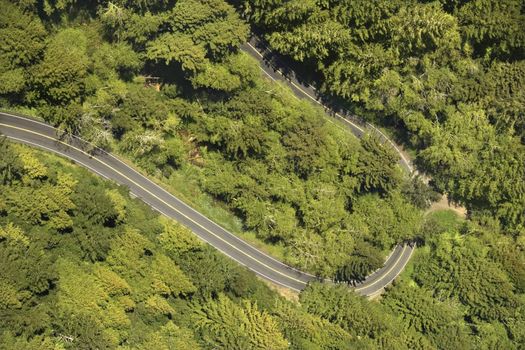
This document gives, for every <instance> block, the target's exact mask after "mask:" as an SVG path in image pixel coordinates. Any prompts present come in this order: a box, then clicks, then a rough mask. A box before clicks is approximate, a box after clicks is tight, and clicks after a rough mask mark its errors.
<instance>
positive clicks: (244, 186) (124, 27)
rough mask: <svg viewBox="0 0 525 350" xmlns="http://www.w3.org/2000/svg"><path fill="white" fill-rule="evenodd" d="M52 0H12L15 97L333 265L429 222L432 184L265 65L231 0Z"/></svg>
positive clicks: (240, 226) (356, 264)
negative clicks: (66, 0)
mask: <svg viewBox="0 0 525 350" xmlns="http://www.w3.org/2000/svg"><path fill="white" fill-rule="evenodd" d="M47 4H48V5H47V7H46V6H45V7H43V8H40V7H39V6H40V5H41V4H40V3H39V2H36V3H33V4H31V3H26V2H24V3H23V4H22V3H21V4H19V6H16V5H15V4H10V3H7V2H5V1H4V2H3V3H2V8H3V9H5V11H4V12H5V13H4V14H3V21H4V23H5V24H4V25H3V26H4V27H3V31H4V33H5V38H6V45H4V47H3V48H2V50H3V51H2V62H6V64H5V65H2V69H3V71H4V72H3V73H2V74H3V75H2V76H3V77H4V78H5V79H9V82H8V83H6V84H5V85H4V86H9V87H11V88H10V89H9V90H8V89H7V88H6V90H5V91H1V93H2V94H1V95H0V96H1V97H0V98H1V99H2V101H3V105H4V106H5V107H6V108H9V107H10V106H13V107H16V108H27V109H29V110H30V111H34V114H36V115H38V116H40V117H41V118H43V119H44V120H46V121H47V122H50V123H51V124H53V125H55V126H57V127H59V128H60V129H61V130H63V131H65V132H70V133H74V134H77V135H80V136H82V137H83V138H85V139H87V140H88V141H90V142H92V143H93V144H95V145H97V146H100V147H103V148H105V149H108V150H111V151H114V152H117V153H119V154H121V155H123V156H125V157H127V158H129V159H131V160H132V161H133V162H134V163H135V164H137V165H138V166H140V167H141V168H142V169H143V170H144V171H145V172H147V173H148V174H150V175H153V176H156V177H157V178H158V179H159V180H160V181H161V182H163V183H165V184H168V186H169V185H170V184H173V185H174V186H172V187H171V190H172V191H174V192H175V193H180V194H182V197H183V198H186V200H187V201H189V202H190V204H193V205H196V207H197V209H199V210H202V211H203V212H204V213H206V214H210V215H211V216H212V219H216V220H217V221H218V222H219V223H223V224H224V225H225V226H226V227H228V228H230V229H233V231H234V232H236V233H242V232H243V231H245V232H247V234H246V235H245V237H249V238H250V239H251V240H252V241H254V240H258V241H259V242H263V243H264V245H265V246H266V248H265V250H267V251H269V252H271V253H276V254H277V256H276V257H278V258H280V259H282V260H284V261H285V262H286V263H288V264H291V265H293V266H295V267H298V268H301V269H303V270H306V271H309V272H311V273H315V274H317V275H319V276H322V277H330V278H333V277H337V278H338V279H340V280H342V281H346V280H350V279H358V280H359V279H363V278H364V277H365V276H366V275H367V274H368V273H369V272H370V271H373V270H375V269H377V268H378V267H380V266H381V265H382V264H383V261H384V258H385V256H386V255H387V254H388V252H389V251H390V250H391V249H392V248H393V247H394V246H395V245H396V244H398V243H401V242H404V241H407V240H412V239H414V238H415V237H416V235H417V233H418V229H419V227H420V224H421V209H422V207H425V206H426V205H428V203H429V198H430V197H431V196H432V194H431V193H429V192H428V191H427V192H422V194H420V193H419V192H414V191H412V192H411V193H410V194H409V193H408V192H407V191H408V189H409V188H411V187H414V184H412V183H410V181H409V180H408V178H409V177H408V176H407V174H403V172H402V171H401V169H400V167H399V166H398V164H397V163H398V156H397V154H396V153H395V152H394V151H393V150H392V149H390V148H389V147H387V146H384V145H381V144H380V142H379V141H378V140H377V139H375V138H374V137H366V138H364V139H362V140H358V139H356V138H355V137H353V136H352V134H351V133H350V132H349V131H347V130H344V129H341V128H338V127H337V126H336V125H334V124H331V123H328V122H327V119H326V117H325V116H324V112H323V111H322V110H321V109H318V108H314V107H313V106H311V104H309V103H307V102H303V101H299V100H297V99H296V98H295V97H294V96H293V95H292V94H291V93H290V91H288V90H287V89H285V88H283V87H281V86H279V85H277V84H275V83H270V82H267V81H266V80H264V79H263V78H262V77H261V73H260V71H259V69H258V68H257V62H256V61H254V60H253V59H251V58H249V57H248V56H247V55H245V54H243V53H241V52H239V46H240V44H241V43H243V42H245V40H246V38H247V35H248V26H247V24H245V23H244V22H243V21H242V20H241V19H240V18H239V16H238V15H237V13H236V12H235V10H234V8H233V7H232V6H230V5H228V4H226V3H225V2H223V1H219V0H214V1H210V2H208V1H193V0H192V1H190V0H185V1H178V2H176V3H171V2H166V3H162V2H160V3H157V2H151V3H140V2H139V3H129V4H128V3H126V4H120V3H105V2H101V3H100V4H97V5H95V4H91V6H88V5H82V4H81V3H78V4H76V3H71V4H67V5H63V7H60V6H58V4H56V7H54V6H53V5H52V4H51V3H47ZM186 184H188V185H186ZM415 185H417V183H416V184H415ZM186 187H187V188H188V189H190V188H191V189H192V192H191V193H189V194H188V191H187V189H186ZM414 195H415V196H414ZM214 202H215V203H214ZM216 203H218V205H216ZM232 215H235V216H236V217H237V219H235V218H234V217H233V216H232ZM378 218H380V219H381V220H380V221H378ZM258 245H260V244H258Z"/></svg>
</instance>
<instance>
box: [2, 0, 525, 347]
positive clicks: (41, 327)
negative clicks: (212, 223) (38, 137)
mask: <svg viewBox="0 0 525 350" xmlns="http://www.w3.org/2000/svg"><path fill="white" fill-rule="evenodd" d="M233 6H236V7H237V8H238V11H237V12H236V11H235V8H234V7H233ZM0 8H1V9H2V11H1V12H0V77H1V81H2V84H1V85H0V107H2V108H5V109H15V110H21V111H25V112H26V113H29V114H32V115H35V116H38V117H39V118H42V119H43V120H45V121H47V122H49V123H51V124H53V125H55V126H57V127H59V128H60V129H61V130H63V131H64V132H68V133H74V134H77V135H80V136H82V137H83V138H85V139H87V140H89V141H90V142H92V143H93V144H95V145H97V146H100V147H103V148H105V149H107V150H110V151H113V152H116V153H118V154H120V155H122V156H124V157H126V158H127V159H129V160H131V161H133V162H134V163H135V164H137V165H138V166H139V167H140V168H141V169H142V171H144V172H147V173H148V174H149V175H151V176H154V177H155V178H156V179H157V180H158V181H161V182H162V183H163V184H165V185H166V186H171V189H172V190H173V191H174V192H175V193H177V194H181V195H182V197H183V198H186V200H187V201H189V202H190V203H192V204H193V205H195V206H196V207H197V208H198V209H199V210H201V211H203V212H204V213H206V214H208V215H210V217H212V218H213V219H215V220H217V221H219V222H220V223H222V224H223V225H225V226H226V227H227V228H229V229H232V230H233V231H234V232H236V233H239V234H243V233H242V232H247V235H249V236H251V237H252V238H253V237H255V238H254V239H256V240H258V241H260V242H262V243H263V244H265V245H267V246H268V247H270V248H268V250H270V251H272V249H273V252H275V253H276V254H277V256H279V258H282V259H283V260H284V261H285V262H287V263H289V264H292V265H294V266H296V267H299V268H301V269H304V270H308V271H310V272H313V273H316V274H318V275H320V276H323V277H336V278H338V279H339V280H341V281H343V282H344V281H347V280H351V279H362V278H364V277H365V276H366V275H367V274H368V273H369V272H370V271H373V270H375V269H376V268H378V267H379V266H381V265H382V264H383V259H384V256H386V254H387V252H388V251H389V250H390V249H391V248H392V247H393V246H394V245H395V244H397V243H400V242H403V241H406V240H415V241H417V242H418V245H419V246H420V247H421V248H418V249H417V251H416V255H415V257H414V259H413V260H412V261H411V262H410V265H409V267H408V269H407V270H406V271H405V273H404V274H403V275H402V276H401V278H399V280H398V281H397V282H396V283H395V284H394V285H393V286H391V287H390V288H389V289H388V290H387V292H386V293H385V294H384V295H383V296H382V297H381V298H379V299H378V300H377V301H373V302H371V301H368V300H366V299H364V298H362V297H359V296H357V295H356V294H354V293H352V292H350V291H349V290H348V288H347V287H346V286H345V285H339V286H330V285H325V284H312V285H311V286H309V287H307V289H306V290H305V291H303V292H302V293H301V294H300V295H299V302H290V301H287V300H284V299H283V298H282V297H280V296H279V295H278V294H277V293H275V292H274V291H272V290H271V289H269V288H268V287H267V286H266V284H264V283H262V282H261V281H259V280H258V279H257V278H256V277H255V276H254V275H253V274H252V273H251V272H249V271H246V270H245V269H244V268H241V267H240V266H238V265H237V264H235V263H234V262H232V261H230V260H228V259H227V258H226V257H224V256H222V255H220V254H219V253H217V252H216V251H215V250H214V249H213V248H211V247H209V246H207V245H205V244H202V243H201V242H199V241H197V240H196V239H195V237H194V236H193V235H192V234H191V233H190V232H188V231H187V230H186V229H184V228H182V227H181V226H179V225H178V224H176V223H174V222H172V221H169V220H167V219H165V218H162V217H159V216H158V214H156V213H155V212H153V211H152V210H151V209H149V208H147V207H146V206H145V205H144V204H142V203H141V202H140V201H138V200H135V199H131V198H130V197H129V194H128V193H127V192H126V189H124V188H119V187H117V186H115V185H114V184H112V183H110V182H107V181H102V180H101V179H99V178H97V177H95V176H94V175H92V174H89V173H88V172H87V171H85V170H83V169H80V168H78V167H76V166H73V165H71V164H69V163H68V162H66V161H64V160H61V159H59V158H56V157H54V156H51V155H49V154H46V153H43V152H39V151H34V150H31V149H29V148H27V147H22V146H17V145H13V144H11V143H9V142H7V141H6V140H3V139H2V140H0V266H1V267H2V268H1V269H0V345H1V346H0V347H2V348H7V349H27V348H30V349H31V348H35V349H92V348H99V349H137V348H138V349H171V348H181V349H199V348H202V349H212V348H218V349H239V350H241V349H242V350H245V349H288V348H290V349H356V348H358V349H377V348H382V349H406V348H411V349H476V350H477V349H524V344H525V253H524V251H525V228H524V220H525V212H524V207H525V202H524V200H523V199H524V198H525V187H524V186H525V176H524V173H525V151H524V149H523V147H524V145H523V143H524V142H525V136H524V134H523V133H524V129H523V127H524V121H523V116H524V110H523V106H525V103H524V102H525V101H524V100H523V96H524V95H523V91H525V89H524V81H523V77H524V76H525V74H524V70H523V62H524V51H523V50H524V37H523V33H525V32H524V31H523V30H520V28H521V29H522V28H523V23H524V19H523V13H522V11H523V6H521V7H520V6H519V2H518V1H510V0H508V1H503V2H493V1H490V0H488V1H484V0H483V1H482V0H476V1H459V2H458V1H442V2H432V3H428V2H421V3H419V2H416V1H412V2H397V1H371V2H370V1H341V2H333V1H325V2H320V1H303V0H300V1H299V0H298V1H287V2H284V1H283V2H281V1H272V2H260V1H245V2H240V1H232V2H231V4H228V3H226V2H224V1H222V0H179V1H150V0H142V1H120V0H119V1H115V2H106V1H91V2H83V1H78V2H77V1H74V0H62V1H32V0H24V1H21V0H20V1H11V2H9V1H6V0H0ZM239 13H242V15H243V16H244V17H246V18H247V19H248V20H249V21H250V22H251V24H253V25H255V26H256V27H257V28H258V30H260V31H261V32H262V33H263V34H264V35H265V36H266V39H267V40H268V42H269V43H270V45H271V46H272V47H273V48H274V49H275V50H278V51H280V52H281V53H283V54H286V55H289V56H290V58H292V59H295V60H297V61H299V62H301V64H304V67H306V70H311V71H315V72H316V74H318V78H320V79H321V81H322V89H323V91H324V93H326V94H330V95H333V96H334V97H336V98H338V99H339V101H340V102H341V103H343V104H345V105H347V106H348V107H349V108H350V109H352V110H353V111H355V112H356V113H359V114H360V115H361V116H363V117H366V118H369V119H370V120H371V121H373V122H378V123H381V124H382V125H383V126H385V127H389V128H391V130H392V131H393V132H394V133H396V136H397V138H398V139H399V140H400V141H402V142H405V143H406V144H408V145H409V146H410V147H411V148H413V149H415V150H416V152H417V158H416V162H417V164H418V166H419V168H420V169H421V170H423V171H424V172H426V173H427V174H429V175H431V176H432V182H431V185H432V186H433V190H432V189H430V188H428V186H426V185H424V184H423V183H422V182H421V181H420V179H419V178H417V177H416V178H414V179H412V180H409V178H408V176H406V174H403V173H402V171H401V169H400V168H399V166H398V164H397V163H398V157H397V155H396V153H395V152H394V151H393V150H391V149H390V148H388V147H386V146H383V145H381V144H380V143H379V142H378V140H376V139H375V138H373V137H365V138H363V139H362V140H358V139H356V138H354V137H353V136H351V134H350V133H348V132H346V131H342V130H341V129H340V128H338V127H336V126H335V125H333V124H331V123H328V122H327V121H326V117H325V115H324V114H323V113H324V112H323V111H322V110H320V109H317V108H316V107H313V106H311V105H310V104H309V103H306V102H301V101H298V100H297V99H295V98H294V97H293V95H292V94H291V92H290V91H288V90H287V89H286V88H284V87H282V86H280V85H279V84H275V83H270V82H267V81H266V80H264V79H263V78H262V77H261V74H260V71H259V69H258V68H257V62H255V61H254V60H252V59H251V58H249V57H248V56H247V55H245V54H243V53H241V52H240V51H239V46H240V44H241V43H243V42H244V41H245V40H246V38H247V36H248V33H249V26H248V24H247V23H245V22H244V21H243V20H241V16H240V15H239ZM291 15H294V17H290V16H291ZM186 183H187V184H188V185H187V186H186V185H185V184H186ZM434 190H436V191H440V192H444V193H447V194H448V195H449V197H450V198H451V199H452V200H453V201H455V202H457V203H459V204H461V205H464V206H465V207H466V208H467V209H468V217H467V219H465V220H463V219H458V218H456V217H455V216H454V214H453V213H452V212H446V211H445V212H443V211H438V212H434V213H430V214H428V215H426V216H425V215H423V213H424V211H425V210H426V209H427V207H428V205H429V204H430V201H431V200H432V199H434V198H436V197H435V196H436V193H435V192H434ZM35 267H37V268H35Z"/></svg>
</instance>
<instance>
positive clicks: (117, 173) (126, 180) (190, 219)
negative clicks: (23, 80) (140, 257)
mask: <svg viewBox="0 0 525 350" xmlns="http://www.w3.org/2000/svg"><path fill="white" fill-rule="evenodd" d="M242 48H243V50H244V51H246V52H247V53H249V54H250V55H252V56H254V57H255V58H257V59H258V60H259V62H260V63H261V65H260V67H261V70H262V71H263V72H264V73H265V74H266V75H267V76H269V77H270V78H271V79H272V80H282V81H286V82H287V83H288V84H289V85H290V86H291V87H292V89H293V91H294V93H295V94H296V95H297V96H298V97H305V98H308V99H311V100H313V101H315V102H316V103H319V104H321V102H319V101H318V100H317V98H316V94H315V89H314V88H313V87H311V86H306V85H303V84H301V83H300V82H299V81H297V79H295V78H294V77H290V76H289V75H285V74H283V73H281V72H280V71H279V70H278V69H276V68H273V66H272V65H271V64H270V63H268V62H266V61H265V60H264V55H263V54H262V53H261V52H260V51H259V50H257V49H256V42H255V41H254V40H252V41H250V42H248V43H247V44H245V45H243V47H242ZM333 115H334V116H335V117H337V118H340V119H341V120H343V121H344V122H345V123H346V125H348V127H349V128H350V130H351V131H352V132H353V133H354V134H355V135H356V136H357V137H361V136H362V135H363V134H365V133H368V132H375V133H377V134H378V135H379V136H380V137H381V138H382V139H383V141H384V142H385V143H390V144H391V145H392V146H393V147H394V148H395V149H396V150H397V151H398V153H399V154H400V159H401V160H400V163H401V166H402V167H404V168H405V169H407V170H408V171H409V172H411V170H412V168H411V165H410V162H409V161H408V160H407V158H406V157H405V156H404V155H403V153H402V152H401V151H400V149H399V148H398V147H397V146H396V145H395V144H394V143H393V142H392V141H391V140H390V139H388V138H387V137H386V136H385V135H384V134H382V133H381V132H380V131H379V130H378V129H375V128H374V127H373V126H371V125H369V124H359V123H357V122H356V121H352V120H351V119H349V118H348V116H342V115H341V114H340V113H335V112H334V113H333ZM0 133H1V134H3V135H4V136H5V137H7V138H8V139H10V140H13V141H15V142H20V143H24V144H27V145H30V146H33V147H37V148H40V149H44V150H47V151H50V152H53V153H56V154H59V155H61V156H63V157H66V158H69V159H71V160H73V161H74V162H75V163H77V164H78V165H81V166H83V167H85V168H87V169H89V170H91V171H93V172H94V173H96V174H98V175H100V176H102V177H104V178H107V179H111V180H113V181H115V182H116V183H118V184H120V185H124V186H126V187H128V188H129V190H130V192H131V193H132V194H133V195H135V196H137V197H139V198H140V199H142V200H143V201H144V202H145V203H147V204H148V205H149V206H151V207H152V208H154V209H155V210H157V211H158V212H160V213H161V214H163V215H165V216H167V217H170V218H172V219H174V220H176V221H178V222H180V223H181V224H183V225H185V226H186V227H188V228H189V229H191V230H192V231H193V232H194V233H195V234H196V235H197V236H198V237H199V238H201V239H202V240H203V241H205V242H207V243H209V244H210V245H212V246H213V247H215V248H216V249H218V250H219V251H220V252H222V253H223V254H225V255H226V256H228V257H230V258H231V259H233V260H235V261H236V262H238V263H239V264H241V265H244V266H246V267H247V268H249V269H250V270H252V271H253V272H254V273H256V274H257V275H258V276H260V277H262V278H264V279H266V280H269V281H271V282H273V283H275V284H278V285H280V286H283V287H286V288H289V289H292V290H295V291H300V290H302V289H304V288H305V287H306V285H307V284H308V283H309V282H311V281H315V280H319V278H317V277H316V276H313V275H310V274H308V273H305V272H301V271H298V270H296V269H294V268H292V267H290V266H287V265H286V264H283V263H282V262H280V261H278V260H276V259H274V258H272V257H270V256H269V255H267V254H265V253H264V252H262V251H260V250H258V249H257V248H255V247H253V246H251V245H250V244H248V243H247V242H245V241H244V240H242V239H240V238H239V237H237V236H235V235H234V234H232V233H230V232H228V231H227V230H225V229H224V228H222V227H221V226H219V225H217V224H216V223H214V222H213V221H211V220H209V219H208V218H206V217H205V216H204V215H202V214H200V213H199V212H197V211H196V210H194V209H193V208H191V207H190V206H188V205H187V204H185V203H184V202H182V201H181V200H180V199H178V198H177V197H175V196H174V195H172V194H170V193H169V192H167V191H166V190H164V189H163V188H162V187H160V186H159V185H157V184H155V183H154V182H153V181H151V180H150V179H148V178H147V177H145V176H144V175H142V174H141V173H140V172H138V171H137V170H135V169H134V168H133V167H131V166H130V165H127V164H126V163H124V162H123V161H121V160H120V159H118V158H117V157H116V156H114V155H112V154H110V153H107V152H104V151H102V150H98V149H97V150H96V152H88V151H87V150H88V149H91V148H92V147H91V146H90V145H89V144H88V143H87V142H85V141H83V140H81V139H79V138H77V137H67V138H64V137H60V136H59V135H61V134H60V132H59V131H58V130H57V129H55V128H53V127H52V126H50V125H48V124H45V123H42V122H40V121H37V120H34V119H31V118H28V117H23V116H19V115H15V114H11V113H3V112H0ZM413 249H414V248H413V247H412V246H410V245H408V244H404V245H398V246H396V247H395V249H394V250H393V251H392V253H391V254H390V256H389V257H388V258H387V260H386V262H385V265H384V266H383V267H382V268H381V269H379V270H377V271H375V272H374V273H373V274H371V275H370V276H369V277H368V278H367V279H366V280H365V281H364V282H362V283H360V284H358V285H356V286H355V291H356V292H357V293H359V294H361V295H364V296H374V295H377V294H379V293H381V291H382V290H383V288H384V287H385V286H387V285H388V284H390V283H391V282H392V281H393V280H394V279H395V278H396V277H397V276H398V275H399V274H400V273H401V271H403V269H404V267H405V265H406V264H407V263H408V261H409V260H410V257H411V255H412V252H413Z"/></svg>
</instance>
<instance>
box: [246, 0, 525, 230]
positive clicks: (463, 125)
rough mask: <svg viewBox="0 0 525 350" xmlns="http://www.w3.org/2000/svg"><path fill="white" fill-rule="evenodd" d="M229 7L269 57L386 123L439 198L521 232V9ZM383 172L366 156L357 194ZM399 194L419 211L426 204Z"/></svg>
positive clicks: (489, 0)
mask: <svg viewBox="0 0 525 350" xmlns="http://www.w3.org/2000/svg"><path fill="white" fill-rule="evenodd" d="M239 5H240V7H241V8H242V9H243V11H244V12H245V13H246V15H247V17H248V18H249V19H250V20H251V22H252V23H253V24H254V25H256V26H257V27H258V28H259V29H260V30H261V31H262V34H263V35H264V36H265V37H266V39H267V40H268V42H269V44H270V46H271V47H272V48H273V49H275V50H277V51H279V52H280V53H283V54H285V55H288V56H290V57H292V58H293V59H295V60H298V61H300V62H303V66H304V67H303V70H304V71H308V70H310V69H312V70H316V72H317V74H313V75H312V76H315V77H316V78H315V79H317V80H320V81H319V83H320V85H321V86H322V90H323V91H322V92H323V93H325V94H327V95H335V96H334V97H336V98H335V99H334V100H337V98H341V99H342V101H341V102H342V105H346V106H350V108H351V109H352V110H354V111H356V112H360V113H361V115H363V116H365V117H367V118H369V119H371V120H373V121H374V122H379V123H383V124H384V125H387V126H389V127H395V128H396V135H397V136H398V137H399V139H400V140H402V141H404V142H406V143H407V144H409V145H410V146H411V147H413V148H415V149H416V151H417V152H418V161H419V162H418V163H419V165H422V168H423V169H424V171H425V172H427V173H429V175H431V176H432V178H433V179H434V181H435V183H433V185H435V186H436V187H437V189H438V190H439V191H440V192H447V193H448V194H449V198H451V199H452V200H454V201H455V202H459V203H461V204H463V205H465V206H466V207H467V208H468V209H469V210H470V211H471V212H476V213H478V212H479V213H489V215H492V216H495V217H496V218H497V219H498V220H499V221H500V223H501V225H502V227H504V228H508V229H510V230H511V231H513V230H517V231H519V230H520V229H522V227H523V222H522V220H521V218H523V217H524V215H523V213H524V210H525V206H524V203H523V200H522V198H523V192H524V191H523V188H522V186H521V184H522V183H523V173H524V165H523V164H525V162H524V160H523V155H524V154H525V151H524V150H523V140H524V138H523V117H522V116H523V108H522V106H523V105H524V103H523V93H522V91H523V90H524V89H523V79H522V78H523V76H524V75H523V59H524V58H525V56H524V52H525V51H524V38H525V36H524V34H523V32H524V31H523V30H520V29H521V28H522V27H523V24H524V23H525V22H524V18H525V17H524V16H525V15H524V12H523V6H522V5H523V4H522V3H521V2H520V1H518V0H508V1H493V0H479V1H478V0H476V1H447V0H443V1H439V2H428V1H416V0H412V1H408V2H406V1H405V2H400V1H384V0H377V1H342V2H314V1H307V2H298V1H291V2H285V1H273V2H261V1H252V0H246V1H242V2H240V4H239ZM289 11H292V12H293V15H291V14H288V12H289ZM367 142H368V141H365V148H366V147H368V148H370V145H369V144H367ZM368 143H369V142H368ZM376 159H377V167H378V170H379V171H375V164H376V163H375V160H376ZM382 162H384V163H382ZM386 164H393V162H392V161H389V160H388V156H387V155H382V153H381V152H380V153H378V152H375V156H371V155H368V156H367V157H366V158H365V162H364V169H363V171H362V175H361V176H363V177H364V179H365V183H364V184H365V186H366V188H365V189H367V190H379V191H381V190H383V187H384V186H385V185H386V186H387V187H388V185H389V184H388V183H387V182H385V181H384V180H382V173H383V172H385V173H387V174H388V173H389V170H390V167H389V166H385V165H386ZM390 179H396V177H390ZM378 185H379V186H378ZM515 185H516V186H515ZM409 191H410V192H411V193H410V192H406V195H407V196H410V197H412V200H413V201H414V200H415V201H416V202H414V203H419V204H417V205H418V206H420V207H421V206H424V202H425V201H426V200H425V198H424V197H422V198H416V196H414V190H413V189H412V190H409Z"/></svg>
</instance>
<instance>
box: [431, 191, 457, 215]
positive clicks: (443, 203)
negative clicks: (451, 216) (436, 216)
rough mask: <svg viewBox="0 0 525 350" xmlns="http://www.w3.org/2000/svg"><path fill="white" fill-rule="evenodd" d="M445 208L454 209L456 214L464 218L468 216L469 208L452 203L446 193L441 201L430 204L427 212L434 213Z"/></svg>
mask: <svg viewBox="0 0 525 350" xmlns="http://www.w3.org/2000/svg"><path fill="white" fill-rule="evenodd" d="M444 209H449V210H452V211H454V212H455V213H456V214H458V216H460V217H462V218H466V217H467V208H465V207H462V206H460V205H456V204H454V203H451V202H450V200H449V199H448V196H447V195H446V194H444V195H443V196H442V197H441V199H440V200H439V201H437V202H434V203H433V204H432V205H431V206H430V208H429V209H428V210H427V212H426V214H428V213H432V212H433V211H436V210H444Z"/></svg>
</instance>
